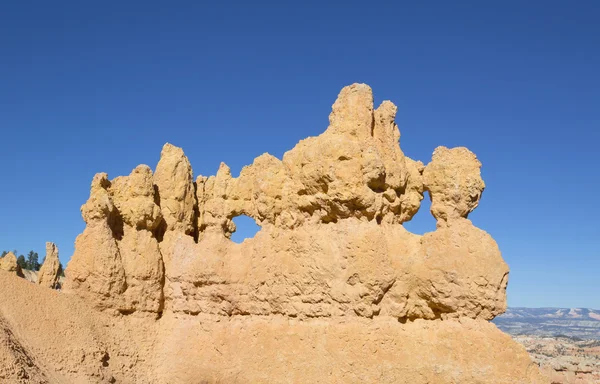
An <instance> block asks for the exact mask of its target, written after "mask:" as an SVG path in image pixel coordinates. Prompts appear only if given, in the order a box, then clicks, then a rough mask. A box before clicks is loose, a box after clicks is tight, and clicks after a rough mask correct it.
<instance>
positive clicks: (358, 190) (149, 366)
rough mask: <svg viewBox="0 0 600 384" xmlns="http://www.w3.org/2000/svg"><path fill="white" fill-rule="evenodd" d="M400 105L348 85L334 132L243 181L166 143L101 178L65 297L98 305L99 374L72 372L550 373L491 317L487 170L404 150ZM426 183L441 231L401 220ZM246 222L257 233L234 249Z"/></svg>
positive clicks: (303, 377) (279, 377)
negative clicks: (152, 158) (472, 217)
mask: <svg viewBox="0 0 600 384" xmlns="http://www.w3.org/2000/svg"><path fill="white" fill-rule="evenodd" d="M396 111H397V108H396V107H395V106H394V105H393V104H392V103H391V102H389V101H385V102H383V103H382V104H381V105H380V106H379V107H378V108H376V109H375V108H374V106H373V95H372V91H371V89H370V88H369V87H368V86H366V85H364V84H354V85H351V86H348V87H345V88H344V89H343V90H342V91H341V93H340V94H339V96H338V99H337V100H336V102H335V103H334V105H333V109H332V112H331V115H330V117H329V122H330V124H329V127H328V128H327V130H326V131H325V132H324V133H323V134H321V135H319V136H317V137H310V138H307V139H305V140H302V141H300V142H299V143H298V144H297V145H296V146H295V147H294V148H293V149H291V150H290V151H288V152H286V153H285V155H284V156H283V158H282V159H281V160H280V159H277V158H275V157H273V156H271V155H269V154H263V155H261V156H259V157H258V158H256V159H255V160H254V162H253V163H252V164H251V165H249V166H246V167H244V168H243V169H242V171H241V172H240V175H239V177H233V176H232V175H231V172H230V170H229V168H228V167H227V166H226V165H225V164H221V166H220V167H219V169H218V171H217V173H216V175H215V176H210V177H204V176H198V177H197V178H196V179H194V177H193V173H192V167H191V164H190V162H189V160H188V159H187V157H186V156H185V154H184V153H183V150H182V149H181V148H178V147H175V146H173V145H171V144H166V145H165V146H164V147H163V150H162V152H161V158H160V161H159V163H158V165H157V167H156V171H155V172H152V170H151V169H150V167H148V166H146V165H140V166H138V167H136V168H135V169H134V170H133V171H132V172H131V174H130V175H128V176H121V177H117V178H115V179H112V180H109V178H108V175H106V174H104V173H99V174H97V175H95V176H94V178H93V180H92V185H91V190H90V197H89V199H88V201H87V202H86V203H85V204H84V205H83V206H82V208H81V211H82V216H83V218H84V220H85V222H86V228H85V230H84V232H83V233H82V234H81V235H79V236H78V237H77V240H76V244H75V248H76V249H75V253H74V255H73V257H72V259H71V262H70V263H69V265H68V268H67V270H66V280H65V284H64V287H63V291H64V292H65V293H67V294H68V295H61V296H64V297H65V298H64V300H67V301H69V300H73V303H75V301H77V302H80V301H83V302H84V303H85V304H84V305H82V306H87V305H89V306H92V307H93V308H94V309H95V310H100V311H101V312H98V315H97V316H95V317H93V321H94V324H96V323H99V324H102V325H101V326H94V327H92V326H91V325H90V326H89V327H90V329H92V330H90V331H89V332H90V333H91V334H94V335H100V336H98V337H97V339H96V338H95V339H94V340H95V342H94V348H96V349H94V350H93V351H92V352H88V355H90V354H93V355H94V356H100V361H99V362H97V363H96V364H100V363H101V367H100V368H98V366H97V365H94V361H96V360H94V359H92V360H88V361H87V362H86V363H85V364H83V366H82V368H81V369H79V370H78V369H74V370H75V373H65V374H66V375H69V374H72V375H79V376H77V377H85V378H88V379H89V378H90V377H95V379H93V380H92V381H97V382H101V381H102V380H108V381H109V382H113V381H117V382H118V381H119V380H122V382H133V381H135V380H138V381H140V382H153V383H168V382H181V383H192V382H202V381H205V382H281V381H284V382H381V383H386V382H387V383H392V382H410V383H428V382H436V383H456V382H461V383H484V382H489V383H519V382H522V383H541V382H542V381H541V380H542V379H541V378H540V376H539V372H538V371H537V369H536V368H535V367H534V366H533V364H532V362H531V360H530V359H529V358H528V357H527V354H526V352H525V351H524V350H523V349H522V347H519V346H518V345H517V344H516V343H514V342H512V341H511V340H510V338H509V337H508V336H506V335H504V334H502V333H501V332H500V331H499V330H498V329H497V328H495V326H494V325H492V324H490V323H488V321H487V320H490V319H492V318H494V317H495V316H496V315H498V314H500V313H502V312H503V311H504V310H505V308H506V285H507V281H508V267H507V265H506V264H505V263H504V261H503V259H502V256H501V254H500V251H499V249H498V246H497V244H496V243H495V241H494V240H493V239H492V238H491V236H490V235H488V234H487V233H486V232H484V231H483V230H481V229H478V228H477V227H475V226H474V225H473V224H472V223H471V221H469V220H468V218H467V216H468V214H469V213H470V212H472V211H473V210H474V209H475V208H476V207H477V205H478V203H479V200H480V198H481V194H482V192H483V189H484V187H485V185H484V183H483V180H482V179H481V175H480V167H481V163H480V162H479V161H478V160H477V158H476V156H475V155H474V154H473V153H472V152H470V151H469V150H468V149H466V148H452V149H448V148H445V147H439V148H437V149H436V150H435V152H434V155H433V158H432V161H431V162H430V163H429V164H427V166H425V165H424V164H423V163H421V162H419V161H414V160H412V159H410V158H408V157H406V156H405V155H404V154H403V152H402V151H401V149H400V146H399V140H400V131H399V129H398V127H397V125H396V123H395V116H396ZM424 191H429V194H430V196H431V199H432V208H431V213H432V214H433V216H434V217H435V218H436V220H437V229H436V230H435V231H434V232H431V233H427V234H425V235H424V236H420V235H416V234H413V233H410V232H409V231H407V230H406V229H405V228H404V227H403V226H402V223H404V222H406V221H408V220H410V219H411V218H412V217H413V216H414V215H415V213H416V212H417V211H418V209H419V207H420V203H421V200H422V199H423V193H424ZM239 215H247V216H250V217H252V218H253V219H254V220H256V222H257V223H258V224H259V225H260V226H261V227H262V228H261V230H260V231H259V232H258V233H257V234H256V236H255V237H254V238H252V239H248V240H246V241H244V242H243V243H241V244H236V243H234V242H232V241H231V240H230V236H231V233H233V232H234V231H235V225H234V224H233V221H232V220H233V218H235V217H236V216H239ZM61 300H63V298H61ZM57 305H58V304H57ZM60 305H63V304H60ZM78 305H79V304H78ZM0 315H1V313H0ZM14 316H15V315H13V317H14ZM48 316H50V317H52V316H55V315H53V314H50V315H48ZM82 316H83V315H82ZM77 321H80V323H81V324H82V325H81V326H83V327H86V325H85V324H88V323H89V322H90V321H91V320H89V319H87V318H84V317H80V318H79V317H78V318H77ZM140 324H143V327H142V328H143V332H141V331H139V329H140V327H139V325H140ZM85 329H88V328H85ZM123 335H126V336H123ZM111 338H112V339H115V340H112V339H111ZM466 340H469V342H466ZM129 344H131V346H130V345H129ZM96 345H97V347H96ZM242 346H250V347H249V348H248V349H246V348H243V347H242ZM98 351H101V352H98ZM107 356H111V362H110V363H108V360H107ZM173 356H177V359H176V360H174V359H173ZM67 361H70V360H68V359H67ZM131 361H135V363H131ZM104 364H106V365H104ZM109 364H110V366H109ZM115 364H116V367H117V368H111V367H114V366H115ZM132 364H133V365H132ZM349 367H351V368H349ZM482 367H485V369H484V368H482ZM90 372H92V373H90ZM0 373H1V372H0ZM134 378H135V380H134Z"/></svg>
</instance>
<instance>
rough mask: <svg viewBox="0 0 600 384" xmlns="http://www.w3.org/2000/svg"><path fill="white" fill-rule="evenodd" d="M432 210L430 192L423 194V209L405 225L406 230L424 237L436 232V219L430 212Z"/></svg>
mask: <svg viewBox="0 0 600 384" xmlns="http://www.w3.org/2000/svg"><path fill="white" fill-rule="evenodd" d="M430 210H431V198H430V197H429V192H427V191H425V192H424V193H423V200H421V208H419V211H418V212H417V213H416V214H415V215H414V216H413V218H412V219H411V220H410V221H408V222H406V223H404V228H406V229H407V230H409V231H410V232H412V233H415V234H417V235H424V234H425V233H427V232H433V231H435V228H436V226H435V224H436V221H435V217H433V215H432V214H431V212H430Z"/></svg>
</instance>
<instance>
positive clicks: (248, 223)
mask: <svg viewBox="0 0 600 384" xmlns="http://www.w3.org/2000/svg"><path fill="white" fill-rule="evenodd" d="M232 220H233V223H234V224H235V227H236V228H235V232H233V233H232V234H231V241H233V242H234V243H238V244H239V243H242V242H244V240H246V239H251V238H253V237H254V235H256V233H257V232H258V231H260V225H258V224H256V221H254V219H253V218H251V217H250V216H246V215H241V216H237V217H234V218H233V219H232Z"/></svg>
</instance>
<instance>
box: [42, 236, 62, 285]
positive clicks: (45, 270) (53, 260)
mask: <svg viewBox="0 0 600 384" xmlns="http://www.w3.org/2000/svg"><path fill="white" fill-rule="evenodd" d="M60 273H61V270H60V260H59V259H58V247H57V246H56V244H54V243H50V242H48V243H46V258H45V259H44V264H43V265H42V267H41V268H40V271H39V273H38V277H37V283H38V284H39V285H41V286H43V287H46V288H51V289H57V288H60V284H59V282H58V281H59V278H60Z"/></svg>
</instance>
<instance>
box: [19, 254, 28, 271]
mask: <svg viewBox="0 0 600 384" xmlns="http://www.w3.org/2000/svg"><path fill="white" fill-rule="evenodd" d="M17 264H19V267H21V269H27V261H25V256H23V255H21V256H19V257H18V258H17Z"/></svg>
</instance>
